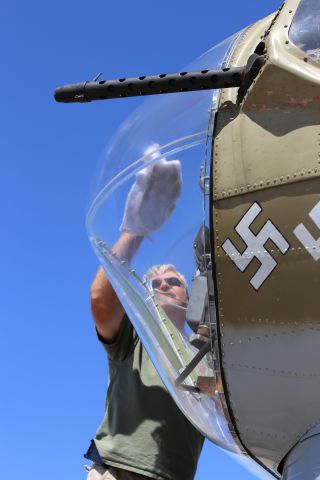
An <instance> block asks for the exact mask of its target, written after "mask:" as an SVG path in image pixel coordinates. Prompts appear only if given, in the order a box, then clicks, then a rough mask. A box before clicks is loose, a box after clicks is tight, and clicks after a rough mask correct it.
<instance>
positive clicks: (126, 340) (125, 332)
mask: <svg viewBox="0 0 320 480" xmlns="http://www.w3.org/2000/svg"><path fill="white" fill-rule="evenodd" d="M97 335H98V339H99V340H100V342H101V343H102V345H103V348H104V349H105V350H106V352H107V354H108V357H109V358H110V359H111V360H116V361H123V360H125V359H126V358H127V357H128V356H129V355H131V353H132V352H133V350H134V347H135V345H136V343H137V340H138V336H137V334H136V331H135V330H134V328H133V326H132V323H131V322H130V320H129V318H128V316H127V315H125V316H124V317H123V319H122V322H121V326H120V330H119V332H118V335H117V337H116V338H115V340H114V341H113V342H108V341H107V340H105V339H104V338H103V337H101V335H100V334H99V333H98V332H97Z"/></svg>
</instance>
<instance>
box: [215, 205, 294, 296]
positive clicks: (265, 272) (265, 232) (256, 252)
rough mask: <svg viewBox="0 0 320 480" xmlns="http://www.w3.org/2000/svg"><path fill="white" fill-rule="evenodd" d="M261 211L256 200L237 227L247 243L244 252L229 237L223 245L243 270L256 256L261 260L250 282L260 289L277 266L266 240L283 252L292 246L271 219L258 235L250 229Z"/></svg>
mask: <svg viewBox="0 0 320 480" xmlns="http://www.w3.org/2000/svg"><path fill="white" fill-rule="evenodd" d="M261 211H262V208H261V207H260V205H259V204H258V203H257V202H255V203H254V204H253V205H252V206H251V207H250V208H249V210H248V211H247V213H246V214H245V215H244V217H243V218H242V219H241V220H240V222H239V223H238V225H237V226H236V227H235V230H236V232H237V233H238V234H239V236H240V237H241V238H242V240H243V241H244V242H245V243H246V245H247V248H246V250H245V251H244V252H243V253H240V252H239V251H238V250H237V248H236V247H235V246H234V244H233V243H232V242H231V240H230V239H229V238H228V239H227V240H226V241H225V242H224V244H223V245H222V248H223V250H224V251H225V252H226V254H227V255H228V256H229V257H230V258H231V260H232V261H233V262H234V263H235V265H236V266H237V268H238V269H239V270H240V271H241V272H244V271H245V269H246V268H247V267H248V265H249V264H250V263H251V262H252V260H253V259H254V258H257V259H258V260H259V262H260V264H261V266H260V268H259V269H258V270H257V272H256V273H255V275H254V276H253V277H252V278H251V280H250V284H251V285H252V286H253V287H254V288H255V289H256V290H259V288H260V287H261V285H262V284H263V283H264V282H265V281H266V279H267V278H268V277H269V275H270V274H271V273H272V271H273V270H274V269H275V268H276V266H277V262H276V261H275V259H274V258H273V257H272V256H271V255H270V253H269V252H268V251H267V250H266V249H265V248H264V245H265V244H266V242H267V241H268V240H272V242H273V243H274V244H275V245H276V247H277V248H278V249H279V250H280V252H281V253H282V254H285V253H286V252H287V250H288V248H289V246H290V245H289V243H288V242H287V241H286V239H285V238H284V236H283V235H282V234H281V233H280V232H279V230H277V228H276V226H275V225H274V224H273V223H272V222H271V220H268V221H267V222H266V223H265V225H264V226H263V227H262V229H261V230H260V232H259V233H258V234H257V235H255V234H254V233H253V232H252V231H251V230H250V225H251V224H252V223H253V222H254V220H255V219H256V218H257V216H258V215H259V214H260V212H261Z"/></svg>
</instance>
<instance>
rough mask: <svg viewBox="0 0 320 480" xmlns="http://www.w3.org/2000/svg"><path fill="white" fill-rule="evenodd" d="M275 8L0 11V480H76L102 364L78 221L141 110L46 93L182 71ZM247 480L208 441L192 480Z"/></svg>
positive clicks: (10, 7) (147, 5) (58, 4)
mask: <svg viewBox="0 0 320 480" xmlns="http://www.w3.org/2000/svg"><path fill="white" fill-rule="evenodd" d="M280 3H281V2H280V0H268V1H264V2H263V1H257V0H245V1H243V2H239V1H238V0H229V1H228V2H217V1H214V0H211V1H209V0H203V1H201V2H198V3H196V2H187V1H185V0H162V1H161V2H150V1H147V0H136V1H135V2H129V1H125V2H110V1H106V0H105V1H103V0H91V1H90V2H84V1H82V0H78V1H75V0H68V1H67V2H63V1H62V0H56V1H55V2H42V1H40V0H39V1H36V0H30V1H28V2H22V1H20V2H19V1H15V0H11V2H3V4H2V6H1V19H0V40H1V45H2V48H1V66H2V78H1V113H0V128H1V130H0V131H1V142H0V151H1V173H2V174H1V177H0V186H1V188H0V199H1V202H0V205H1V223H2V235H1V239H0V244H1V270H2V275H1V292H2V295H1V306H2V308H1V310H2V311H1V314H2V315H1V317H2V325H3V333H2V335H1V340H0V341H1V348H0V365H1V370H2V372H1V378H2V384H1V387H2V395H1V397H2V400H1V404H2V405H1V409H0V422H1V432H2V433H1V440H0V458H1V478H3V479H6V480H13V479H16V478H17V476H19V477H20V476H22V477H23V479H24V480H31V479H32V480H35V479H45V480H56V479H57V478H59V479H60V480H71V479H77V480H81V479H85V472H84V464H85V461H84V459H83V457H82V454H83V452H84V451H85V450H86V448H87V445H88V442H89V440H90V438H92V436H93V435H94V432H95V430H96V428H97V427H98V425H99V422H100V421H101V419H102V415H103V411H104V396H105V389H106V383H107V366H106V360H105V355H104V352H103V350H102V348H101V347H100V346H99V345H98V342H97V340H96V338H95V333H94V329H93V325H92V320H91V316H90V311H89V293H88V292H89V286H90V282H91V280H92V278H93V275H94V273H95V270H96V268H97V259H96V257H95V256H94V253H93V252H92V250H91V247H90V245H89V242H88V240H87V234H86V230H85V226H84V218H85V212H86V205H87V197H88V192H89V189H90V183H91V178H92V176H93V173H94V171H95V168H96V165H97V163H98V160H99V157H100V156H101V154H102V152H103V150H104V147H105V145H106V144H107V142H108V140H109V138H110V137H111V136H112V134H113V133H114V132H115V131H116V129H117V127H118V126H119V125H120V124H121V122H122V121H123V120H124V119H125V118H126V117H127V115H128V114H129V113H130V112H131V111H132V110H133V109H134V108H135V107H136V106H138V105H139V103H140V99H128V100H119V101H117V100H113V101H111V102H95V103H92V104H86V105H62V104H56V103H55V102H54V100H53V91H54V88H55V87H57V86H59V85H62V84H66V83H72V82H77V81H83V80H89V79H92V78H93V77H94V76H95V74H96V73H98V72H100V71H102V72H103V78H120V77H122V76H138V75H142V74H157V73H162V72H168V73H170V72H175V71H178V70H179V69H180V68H181V67H182V66H183V65H186V64H188V63H189V62H190V61H192V60H193V59H194V58H195V57H197V56H198V55H200V54H201V53H202V52H204V51H205V50H207V49H208V48H210V47H212V46H213V45H214V44H216V43H218V42H220V41H221V40H223V39H224V38H226V37H227V36H229V35H231V34H232V33H234V32H236V31H238V30H240V29H241V28H243V27H245V26H247V25H248V24H249V23H252V22H254V21H255V20H257V19H259V18H262V17H264V16H265V15H266V14H268V13H271V12H272V11H273V10H275V9H276V8H277V7H278V6H279V5H280ZM216 478H223V479H234V478H237V479H239V480H250V479H251V480H252V479H253V478H256V477H255V476H254V475H253V474H251V473H249V472H248V471H247V470H245V469H244V468H243V467H242V466H240V465H239V464H238V463H236V462H235V461H234V460H233V459H231V458H230V457H229V456H227V455H226V454H225V453H224V452H222V451H220V450H218V449H217V448H216V447H215V446H214V445H212V444H210V443H207V444H206V446H205V448H204V451H203V454H202V457H201V460H200V464H199V468H198V472H197V476H196V480H210V479H216Z"/></svg>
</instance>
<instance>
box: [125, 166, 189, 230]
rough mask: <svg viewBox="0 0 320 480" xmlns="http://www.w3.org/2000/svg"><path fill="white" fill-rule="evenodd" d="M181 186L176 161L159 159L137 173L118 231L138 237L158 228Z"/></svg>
mask: <svg viewBox="0 0 320 480" xmlns="http://www.w3.org/2000/svg"><path fill="white" fill-rule="evenodd" d="M181 187H182V178H181V164H180V161H179V160H171V161H167V160H165V159H160V160H158V161H157V162H156V163H154V164H153V165H150V166H148V167H146V168H144V169H143V170H141V171H140V172H138V173H137V175H136V181H135V183H134V184H133V186H132V188H131V190H130V192H129V195H128V198H127V202H126V206H125V212H124V217H123V220H122V224H121V227H120V230H121V231H122V232H130V233H132V234H135V235H139V236H146V235H148V234H149V233H151V232H153V231H155V230H159V229H160V228H161V227H162V225H163V224H164V223H165V221H166V220H167V218H168V217H169V216H170V214H171V213H172V212H173V210H174V209H175V206H176V202H177V199H178V197H179V195H180V193H181Z"/></svg>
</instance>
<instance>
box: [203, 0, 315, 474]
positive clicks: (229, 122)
mask: <svg viewBox="0 0 320 480" xmlns="http://www.w3.org/2000/svg"><path fill="white" fill-rule="evenodd" d="M298 5H299V1H298V0H288V1H287V2H285V4H284V6H283V8H282V9H281V11H280V13H279V14H278V15H277V16H276V17H275V19H274V20H273V21H272V24H271V27H270V23H271V19H270V18H269V19H266V20H265V21H262V22H260V23H259V24H257V25H255V26H253V27H252V28H251V29H250V30H249V32H248V33H247V34H246V37H245V38H244V39H243V40H242V42H241V44H240V45H239V46H238V49H237V50H236V51H235V53H234V57H233V58H232V59H231V61H230V64H231V63H232V64H233V65H237V64H238V65H239V64H241V63H243V58H244V57H248V55H249V54H250V53H252V51H254V49H255V46H256V45H257V44H258V42H259V41H260V40H261V39H262V40H263V41H264V42H265V45H266V51H265V58H266V62H265V65H264V67H263V68H262V70H261V72H260V74H259V75H258V77H257V78H256V79H255V81H254V82H253V84H252V85H251V86H250V88H249V90H248V92H247V94H246V96H245V97H244V99H243V101H242V103H240V104H239V103H237V95H236V92H234V91H231V90H228V91H227V90H225V91H223V92H222V95H221V99H220V106H219V112H218V116H217V123H216V132H215V134H216V136H215V139H214V148H213V161H212V168H213V171H212V181H213V185H212V188H213V219H212V225H213V236H214V244H215V262H216V283H217V294H218V295H217V299H218V321H219V328H220V332H221V338H220V344H221V354H222V370H223V374H224V382H225V392H226V396H227V399H228V404H229V407H230V410H231V413H232V416H233V420H234V423H235V426H236V428H237V432H238V434H239V437H240V439H241V441H242V443H243V445H244V446H245V448H247V449H248V451H249V452H250V453H251V454H252V455H253V456H255V457H256V458H257V459H259V460H260V461H261V462H262V463H263V464H264V465H265V466H267V467H268V468H270V469H272V470H273V471H276V469H277V467H278V465H279V463H280V461H281V460H282V459H283V458H284V457H285V456H286V454H287V453H288V452H289V450H290V449H291V448H292V447H293V446H294V445H295V444H296V443H297V442H298V441H299V439H300V438H301V437H302V436H303V435H304V433H305V432H307V431H308V430H309V429H310V428H312V427H313V426H314V425H317V424H319V423H320V411H319V408H318V407H319V404H320V382H319V379H320V348H319V345H320V313H319V312H320V297H319V290H320V180H319V172H320V170H319V169H320V127H319V123H320V68H319V64H317V63H316V62H313V61H312V60H310V59H305V58H304V54H303V52H302V51H300V50H299V49H298V48H297V47H296V46H294V45H292V44H291V43H290V41H289V40H288V28H289V26H290V24H291V21H292V18H293V15H294V13H295V11H296V8H297V6H298ZM238 62H239V63H238Z"/></svg>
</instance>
